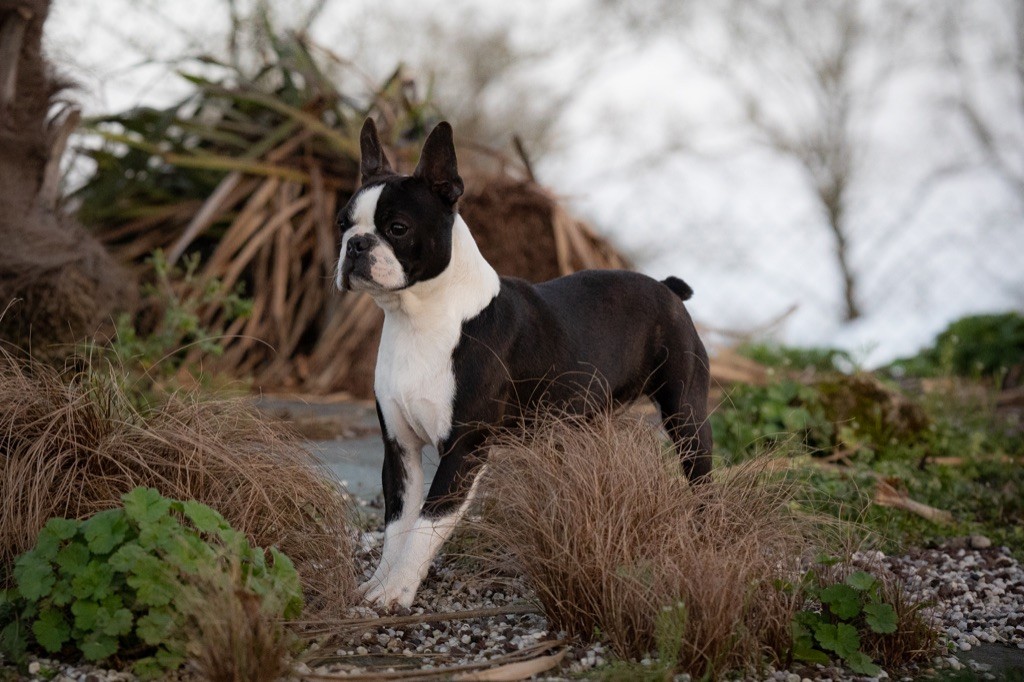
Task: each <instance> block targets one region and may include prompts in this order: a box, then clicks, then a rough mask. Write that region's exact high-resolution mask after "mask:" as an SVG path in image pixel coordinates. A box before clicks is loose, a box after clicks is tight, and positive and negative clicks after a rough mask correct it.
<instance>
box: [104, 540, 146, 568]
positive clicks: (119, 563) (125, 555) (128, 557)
mask: <svg viewBox="0 0 1024 682" xmlns="http://www.w3.org/2000/svg"><path fill="white" fill-rule="evenodd" d="M147 556H149V554H148V553H147V552H146V550H144V549H142V547H140V546H139V545H138V544H137V543H135V542H127V543H125V544H123V545H121V546H120V547H118V548H117V551H116V552H114V553H113V554H111V555H110V558H108V559H107V564H108V565H109V566H110V567H111V568H112V569H114V570H115V571H120V572H121V573H128V572H130V571H134V570H135V566H136V565H137V564H138V563H139V562H140V561H141V560H142V559H143V558H145V557H147Z"/></svg>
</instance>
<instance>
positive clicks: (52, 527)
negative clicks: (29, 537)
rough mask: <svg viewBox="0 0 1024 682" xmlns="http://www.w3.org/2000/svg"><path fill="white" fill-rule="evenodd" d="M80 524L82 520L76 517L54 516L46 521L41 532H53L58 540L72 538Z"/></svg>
mask: <svg viewBox="0 0 1024 682" xmlns="http://www.w3.org/2000/svg"><path fill="white" fill-rule="evenodd" d="M79 524H80V522H79V521H76V520H74V519H61V518H52V519H50V520H49V521H47V522H46V525H45V526H43V530H42V531H40V533H42V532H46V533H48V534H52V535H53V536H54V537H56V538H57V539H58V540H70V539H71V538H73V537H75V533H77V532H78V526H79Z"/></svg>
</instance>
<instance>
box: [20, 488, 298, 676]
mask: <svg viewBox="0 0 1024 682" xmlns="http://www.w3.org/2000/svg"><path fill="white" fill-rule="evenodd" d="M122 500H123V503H124V505H123V507H121V508H115V509H109V510H107V511H103V512H100V513H98V514H95V515H93V516H92V517H90V518H88V519H85V520H81V521H76V520H70V519H60V518H55V519H51V520H50V521H49V522H48V523H47V524H46V526H45V527H44V528H43V529H42V531H40V533H39V536H38V539H37V541H36V545H35V546H34V547H33V548H32V549H30V550H29V551H27V552H25V553H24V554H22V555H21V556H20V557H18V559H17V560H16V561H15V565H14V579H15V584H16V587H15V588H14V589H11V590H8V591H7V592H6V593H4V595H3V597H2V599H0V624H3V623H5V622H6V625H5V626H4V627H3V630H2V631H0V647H2V652H3V654H4V655H5V656H6V657H8V658H9V659H12V660H18V659H19V658H21V657H23V655H24V652H25V651H26V649H27V648H28V647H29V646H31V645H33V644H34V645H37V646H38V647H39V648H42V649H43V650H45V651H47V652H48V653H50V654H63V655H73V653H74V652H77V653H80V654H81V655H82V656H84V657H85V658H86V659H87V660H89V661H102V660H106V659H110V658H112V657H115V656H116V657H117V658H119V659H122V660H132V659H133V660H135V663H134V670H135V672H136V673H137V674H139V675H142V676H158V675H160V674H162V673H164V672H165V671H168V670H172V669H174V668H177V667H178V666H179V665H180V664H181V663H182V662H183V661H184V659H185V654H186V651H185V647H186V641H187V637H186V629H187V627H186V626H187V621H188V619H189V618H190V616H191V614H190V613H189V612H188V606H187V605H188V604H193V605H194V604H196V603H198V601H197V600H196V599H195V598H189V594H190V591H192V590H193V588H194V586H195V581H196V579H197V578H198V577H200V576H202V575H203V574H204V572H209V571H211V570H213V571H218V570H219V571H232V572H233V574H235V577H236V580H237V588H238V589H239V590H246V591H251V592H253V593H255V594H256V595H259V596H260V597H263V598H264V601H265V602H267V603H271V604H274V605H276V607H277V609H278V613H277V614H276V615H278V616H282V617H285V618H293V617H295V616H297V615H299V613H300V612H301V610H302V593H301V589H300V587H299V579H298V575H297V574H296V572H295V568H294V566H293V565H292V562H291V560H289V559H288V557H287V556H285V555H284V554H282V553H280V552H278V551H277V550H276V549H273V548H271V549H270V550H269V554H270V557H271V561H270V562H268V561H267V558H266V553H265V552H264V550H262V549H260V548H254V547H252V546H251V545H250V544H249V541H248V540H247V539H246V538H245V536H244V535H242V534H241V533H238V532H237V531H235V530H233V529H232V528H231V527H230V525H229V524H228V523H227V522H226V521H225V520H224V518H223V517H222V516H221V515H220V514H219V513H218V512H216V511H214V510H213V509H211V508H210V507H207V506H206V505H203V504H200V503H198V502H194V501H185V502H181V501H176V500H170V499H167V498H165V497H163V496H162V495H160V493H158V492H157V491H156V490H154V489H152V488H142V487H140V488H135V489H134V490H132V491H131V492H129V493H127V494H126V495H124V496H123V498H122ZM232 567H238V568H240V570H237V569H233V568H232Z"/></svg>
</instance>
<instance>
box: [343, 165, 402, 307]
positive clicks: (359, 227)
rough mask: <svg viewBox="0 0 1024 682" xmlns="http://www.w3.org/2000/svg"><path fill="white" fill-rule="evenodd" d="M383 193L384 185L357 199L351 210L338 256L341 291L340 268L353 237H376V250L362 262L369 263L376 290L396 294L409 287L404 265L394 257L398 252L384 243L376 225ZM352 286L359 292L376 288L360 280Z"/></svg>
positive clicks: (369, 190) (373, 249)
mask: <svg viewBox="0 0 1024 682" xmlns="http://www.w3.org/2000/svg"><path fill="white" fill-rule="evenodd" d="M383 190H384V185H377V186H376V187H370V188H369V189H367V190H365V191H363V192H360V193H359V196H357V197H356V201H355V205H354V206H353V207H352V226H351V227H349V229H348V230H346V231H345V234H344V236H342V238H341V252H340V253H339V254H338V270H337V273H336V276H335V284H336V285H337V287H338V288H339V289H341V288H342V282H341V267H342V263H343V262H344V260H345V254H346V252H347V250H348V243H349V241H350V240H351V239H352V238H353V237H357V236H359V235H364V234H367V235H373V236H374V237H375V239H374V245H373V247H372V248H371V249H370V250H369V252H367V253H364V254H363V255H362V258H366V259H369V263H370V279H371V280H373V284H376V285H377V287H376V288H380V289H384V290H387V291H394V290H396V289H401V288H403V287H405V285H406V277H405V271H404V270H403V269H402V264H401V263H399V262H398V258H396V257H395V252H394V250H393V249H392V248H391V245H390V244H388V243H387V241H385V240H384V237H383V236H382V235H381V232H380V230H378V229H377V227H378V226H377V225H376V224H374V221H373V219H374V215H375V214H376V213H377V202H378V201H379V200H380V194H381V192H382V191H383ZM350 284H351V286H352V288H353V289H356V290H359V289H373V288H374V287H372V286H367V284H368V283H367V282H365V281H361V280H359V279H358V278H353V279H352V280H351V281H350Z"/></svg>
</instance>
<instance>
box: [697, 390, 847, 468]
mask: <svg viewBox="0 0 1024 682" xmlns="http://www.w3.org/2000/svg"><path fill="white" fill-rule="evenodd" d="M711 428H712V430H713V432H714V434H715V450H716V452H717V453H718V454H720V455H721V456H723V457H725V458H726V459H727V460H728V461H730V462H736V461H741V460H744V459H747V458H749V457H751V456H753V455H755V454H756V453H757V452H759V451H763V450H765V449H771V448H773V447H774V446H775V445H777V444H778V443H779V442H781V441H796V442H799V443H800V444H801V445H802V446H803V451H804V452H812V453H813V452H821V451H827V450H829V449H830V448H831V444H832V436H833V433H834V427H833V425H832V423H831V422H830V421H829V420H828V418H827V417H826V415H825V410H824V406H823V404H822V401H821V396H820V394H819V393H818V391H817V390H815V389H814V388H813V387H811V386H805V385H804V384H801V383H799V382H796V381H789V380H783V381H779V382H775V383H771V384H768V385H767V386H753V385H742V384H741V385H736V386H733V387H731V388H730V390H729V394H728V397H727V399H726V400H725V401H724V403H723V404H722V405H721V406H720V407H719V408H718V409H717V410H715V412H714V413H712V415H711Z"/></svg>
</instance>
